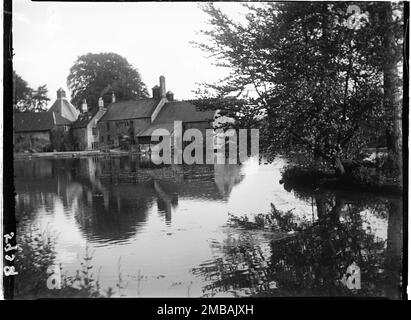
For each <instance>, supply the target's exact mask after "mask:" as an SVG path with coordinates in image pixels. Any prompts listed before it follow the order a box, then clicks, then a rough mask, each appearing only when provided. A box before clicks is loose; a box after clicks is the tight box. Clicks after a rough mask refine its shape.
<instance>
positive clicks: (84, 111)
mask: <svg viewBox="0 0 411 320" xmlns="http://www.w3.org/2000/svg"><path fill="white" fill-rule="evenodd" d="M87 111H88V108H87V101H86V99H83V102H82V104H81V112H83V113H86V112H87Z"/></svg>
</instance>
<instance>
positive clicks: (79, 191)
mask: <svg viewBox="0 0 411 320" xmlns="http://www.w3.org/2000/svg"><path fill="white" fill-rule="evenodd" d="M15 172H16V178H15V187H16V192H17V197H16V200H17V202H16V212H17V215H20V216H24V215H27V214H33V212H35V210H36V208H39V207H41V206H44V205H46V206H47V205H49V206H50V208H52V202H53V196H54V197H55V196H58V197H59V198H60V199H61V201H62V203H63V206H64V208H65V211H64V213H65V214H66V215H70V214H72V212H74V218H75V220H76V222H77V224H78V226H79V228H80V230H81V231H82V233H83V234H84V235H85V237H86V238H87V239H89V240H91V241H96V242H100V241H116V242H118V241H124V240H127V239H129V238H130V237H132V236H133V235H135V234H136V233H138V231H139V229H140V228H141V227H142V226H143V225H144V224H145V222H146V220H147V216H148V213H149V212H150V209H152V208H155V207H157V211H158V212H159V213H160V215H161V216H163V217H164V220H165V222H166V224H170V223H171V221H172V215H173V211H174V210H175V208H176V207H177V206H178V203H179V201H180V200H182V199H190V200H199V201H203V202H206V201H227V199H228V197H229V196H230V193H231V190H232V188H233V186H234V185H236V184H238V183H239V182H241V180H242V176H241V170H240V166H239V165H215V166H214V165H191V166H188V165H170V166H153V165H151V164H150V163H148V162H145V161H144V160H142V159H140V158H138V157H107V158H102V157H87V158H79V159H38V160H23V161H16V162H15Z"/></svg>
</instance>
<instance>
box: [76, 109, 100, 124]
mask: <svg viewBox="0 0 411 320" xmlns="http://www.w3.org/2000/svg"><path fill="white" fill-rule="evenodd" d="M98 110H99V109H98V108H92V109H91V110H89V111H88V113H80V115H79V116H78V118H77V120H76V121H74V122H73V124H72V125H71V127H72V128H73V129H75V128H85V127H87V125H88V123H89V122H90V121H91V119H93V118H94V116H95V115H96V113H97V112H98Z"/></svg>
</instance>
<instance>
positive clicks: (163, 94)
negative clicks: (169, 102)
mask: <svg viewBox="0 0 411 320" xmlns="http://www.w3.org/2000/svg"><path fill="white" fill-rule="evenodd" d="M160 97H161V98H165V97H166V78H165V77H164V76H160Z"/></svg>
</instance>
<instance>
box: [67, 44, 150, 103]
mask: <svg viewBox="0 0 411 320" xmlns="http://www.w3.org/2000/svg"><path fill="white" fill-rule="evenodd" d="M67 86H68V87H69V89H70V90H71V92H72V97H71V98H72V99H71V102H72V103H73V105H74V106H76V107H80V105H81V102H82V100H83V99H86V100H87V103H88V105H89V106H96V105H97V102H98V99H99V97H103V100H104V102H105V103H110V102H111V95H112V93H113V92H114V94H115V95H116V100H117V101H121V100H128V99H137V98H143V97H146V96H147V95H148V92H147V88H146V85H145V84H144V83H143V81H142V79H141V75H140V73H139V72H138V71H137V69H136V68H134V67H133V66H132V65H131V64H130V63H129V62H128V61H127V59H126V58H124V57H122V56H120V55H118V54H116V53H111V52H110V53H88V54H85V55H82V56H80V57H78V59H77V60H76V62H75V63H74V65H73V66H72V67H71V68H70V74H69V76H68V77H67Z"/></svg>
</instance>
